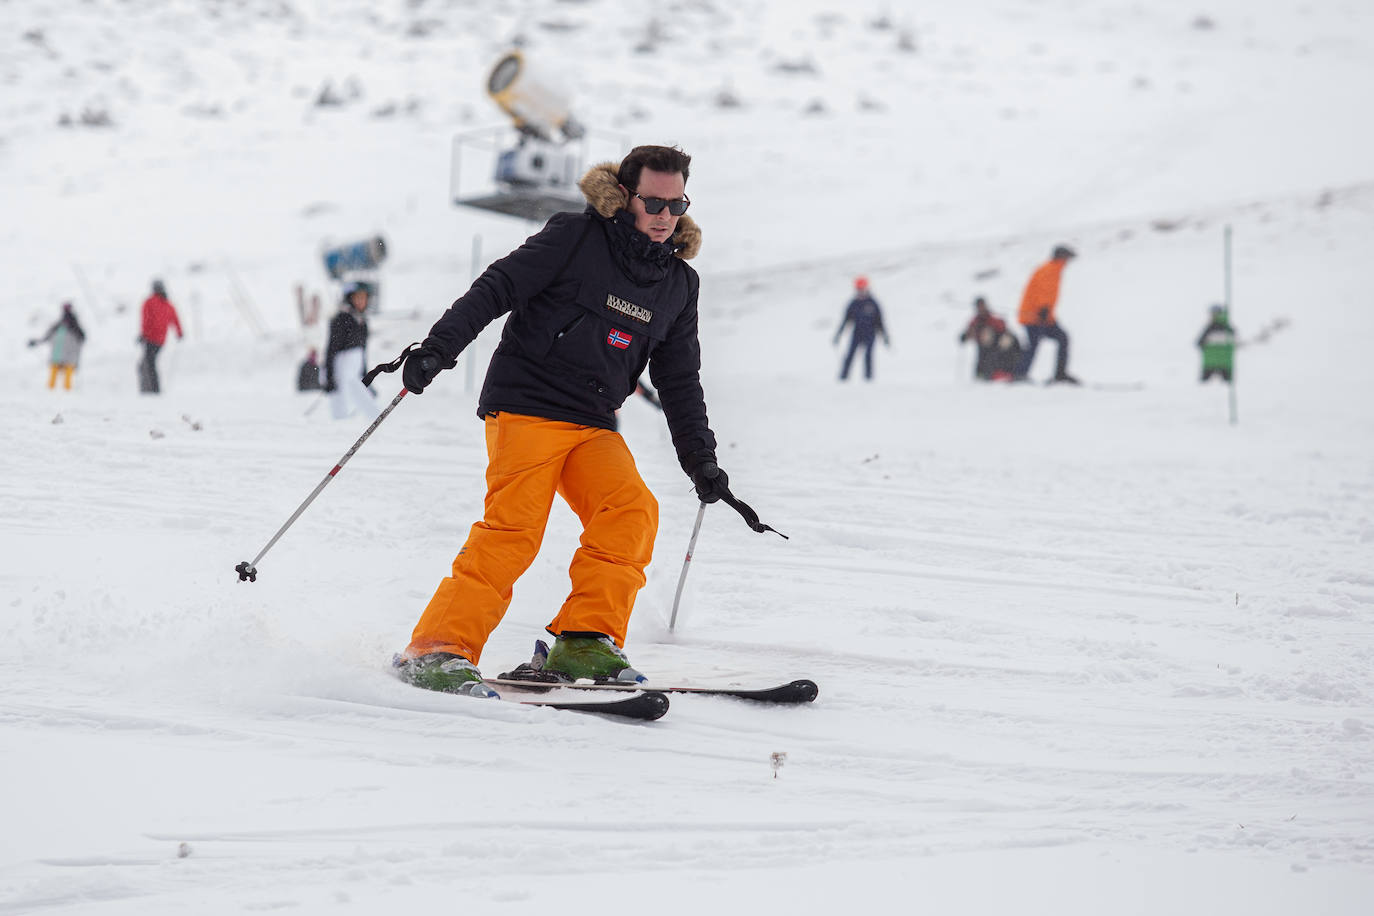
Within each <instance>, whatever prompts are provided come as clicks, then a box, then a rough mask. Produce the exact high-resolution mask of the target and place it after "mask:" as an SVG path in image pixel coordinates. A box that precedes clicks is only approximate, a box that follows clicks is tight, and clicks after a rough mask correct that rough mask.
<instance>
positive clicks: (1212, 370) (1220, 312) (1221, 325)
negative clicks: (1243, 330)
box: [1197, 305, 1236, 382]
mask: <svg viewBox="0 0 1374 916" xmlns="http://www.w3.org/2000/svg"><path fill="white" fill-rule="evenodd" d="M1208 314H1209V321H1208V323H1207V327H1205V328H1203V329H1202V334H1201V335H1199V337H1198V339H1197V346H1198V349H1199V350H1201V351H1202V381H1204V382H1205V381H1207V380H1208V379H1209V378H1211V377H1212V376H1213V375H1219V376H1221V379H1222V381H1224V382H1230V381H1231V374H1232V372H1233V370H1234V369H1235V358H1236V331H1235V328H1233V327H1231V318H1230V316H1229V315H1227V314H1226V306H1224V305H1214V306H1212V307H1211V308H1210V309H1208Z"/></svg>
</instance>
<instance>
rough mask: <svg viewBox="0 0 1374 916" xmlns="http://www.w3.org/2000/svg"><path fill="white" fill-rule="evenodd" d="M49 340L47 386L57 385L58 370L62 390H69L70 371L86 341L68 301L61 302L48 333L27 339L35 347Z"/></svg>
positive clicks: (79, 356)
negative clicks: (58, 312)
mask: <svg viewBox="0 0 1374 916" xmlns="http://www.w3.org/2000/svg"><path fill="white" fill-rule="evenodd" d="M49 340H51V341H52V353H51V354H50V355H49V356H48V364H49V365H50V366H51V367H52V368H51V370H50V371H49V372H48V387H49V388H56V387H57V375H58V373H59V372H60V373H61V374H62V388H63V390H65V391H71V390H72V373H73V372H75V371H76V365H77V363H79V362H80V361H81V345H82V344H84V343H85V342H86V331H85V330H84V329H83V328H82V327H81V322H79V321H77V320H76V313H75V312H74V311H72V304H71V303H70V302H64V303H62V314H61V316H59V317H58V319H57V321H56V322H54V323H53V326H52V327H50V328H48V333H46V334H44V335H43V336H42V337H39V338H36V339H34V340H31V341H29V346H31V347H36V346H38V345H39V344H41V343H44V342H45V341H49Z"/></svg>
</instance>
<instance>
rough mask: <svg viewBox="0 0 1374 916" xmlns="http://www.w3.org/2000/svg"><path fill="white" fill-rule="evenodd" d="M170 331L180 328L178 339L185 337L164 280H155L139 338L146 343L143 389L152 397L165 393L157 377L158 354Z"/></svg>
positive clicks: (141, 375)
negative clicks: (163, 283) (152, 395)
mask: <svg viewBox="0 0 1374 916" xmlns="http://www.w3.org/2000/svg"><path fill="white" fill-rule="evenodd" d="M169 328H175V329H176V332H177V340H181V339H182V338H183V337H184V336H185V335H183V334H182V332H181V320H180V319H179V318H177V310H176V308H175V306H173V305H172V303H171V302H170V301H168V299H167V287H165V286H163V285H162V281H161V280H154V281H153V293H152V295H151V296H149V297H148V298H147V299H145V300H143V322H142V326H141V329H140V332H139V338H138V339H139V340H140V341H141V342H142V343H143V361H142V362H140V363H139V364H138V369H139V380H140V388H141V390H142V391H144V392H147V393H149V394H158V393H159V392H161V391H162V383H161V381H160V380H159V379H158V377H157V355H158V353H160V352H161V351H162V345H163V344H164V343H166V342H167V330H168V329H169Z"/></svg>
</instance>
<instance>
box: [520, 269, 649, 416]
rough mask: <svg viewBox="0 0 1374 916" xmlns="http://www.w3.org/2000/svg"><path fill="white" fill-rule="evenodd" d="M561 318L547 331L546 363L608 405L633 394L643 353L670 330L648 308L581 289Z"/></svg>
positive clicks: (646, 355) (645, 359)
mask: <svg viewBox="0 0 1374 916" xmlns="http://www.w3.org/2000/svg"><path fill="white" fill-rule="evenodd" d="M563 312H564V314H563V317H562V318H561V319H560V320H559V321H557V322H554V323H553V325H552V327H554V328H556V330H554V332H553V337H552V339H550V341H549V348H548V351H547V353H546V357H547V359H548V361H549V362H550V363H552V364H554V365H557V366H559V367H560V368H561V370H562V371H563V372H564V373H566V374H568V375H569V376H571V378H572V379H573V381H574V384H577V385H585V386H586V387H587V388H588V389H591V390H592V391H594V392H595V393H596V394H597V395H598V396H600V397H604V398H606V399H607V400H609V401H611V402H612V403H614V404H619V403H620V402H621V401H622V400H623V399H624V398H626V397H628V396H629V395H630V394H631V393H632V392H633V391H634V386H635V382H636V381H637V380H638V378H639V376H640V374H641V373H642V372H643V371H644V367H645V365H646V364H647V363H648V360H649V352H650V351H651V350H652V349H653V347H654V345H655V344H656V343H657V342H659V341H661V340H663V339H664V338H666V337H667V328H668V327H670V326H671V319H669V318H668V317H667V316H666V315H660V314H658V313H657V312H656V311H655V310H654V309H652V308H648V307H644V306H641V305H639V304H637V303H635V302H631V301H630V300H628V299H625V298H623V297H619V296H616V295H615V294H614V293H609V292H605V291H600V290H597V289H590V290H589V289H587V288H586V285H585V284H584V285H583V288H582V290H580V291H579V294H578V296H577V298H576V300H575V306H574V307H573V308H567V309H564V310H563Z"/></svg>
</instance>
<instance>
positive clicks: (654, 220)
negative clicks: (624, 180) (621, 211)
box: [622, 169, 687, 242]
mask: <svg viewBox="0 0 1374 916" xmlns="http://www.w3.org/2000/svg"><path fill="white" fill-rule="evenodd" d="M622 187H624V186H623V185H622ZM625 190H626V192H627V193H628V194H629V195H630V202H629V204H628V205H627V206H626V207H625V209H626V210H628V211H630V214H631V215H632V216H634V218H635V228H636V229H638V230H639V231H640V232H642V233H644V234H645V235H647V236H648V237H649V239H650V240H651V241H655V242H666V241H668V239H669V238H671V237H672V235H673V232H675V231H676V230H677V221H678V220H679V219H680V218H681V217H677V216H674V215H673V214H671V213H669V212H668V208H667V207H664V208H663V209H662V210H660V211H658V212H657V213H650V212H648V211H647V210H645V209H644V201H642V200H640V199H639V197H661V198H663V199H664V200H675V199H677V198H680V197H682V196H683V195H684V193H685V192H686V190H687V182H686V181H685V180H683V177H682V173H681V172H655V171H654V170H653V169H643V170H642V171H640V173H639V187H638V188H637V189H635V190H631V189H629V188H626V189H625ZM636 191H637V192H638V193H639V197H636V196H635V192H636Z"/></svg>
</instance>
